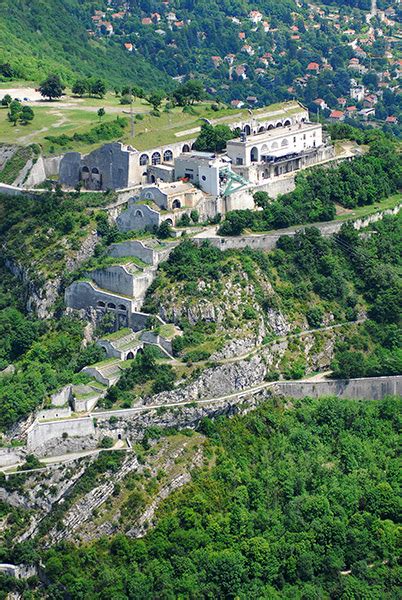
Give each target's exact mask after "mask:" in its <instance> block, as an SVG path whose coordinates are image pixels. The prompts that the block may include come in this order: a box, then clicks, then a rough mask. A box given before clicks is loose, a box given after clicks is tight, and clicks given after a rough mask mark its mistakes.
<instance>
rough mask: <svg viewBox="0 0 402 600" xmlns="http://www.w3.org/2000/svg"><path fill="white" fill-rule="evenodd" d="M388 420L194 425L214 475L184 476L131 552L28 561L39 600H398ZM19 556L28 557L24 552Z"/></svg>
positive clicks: (365, 407)
mask: <svg viewBox="0 0 402 600" xmlns="http://www.w3.org/2000/svg"><path fill="white" fill-rule="evenodd" d="M400 407H401V405H400V401H399V400H397V399H396V398H389V399H386V400H384V401H381V402H380V401H371V402H357V401H346V400H343V399H342V400H339V399H335V398H327V399H321V400H319V401H317V400H310V399H304V400H300V401H292V403H289V402H288V403H286V408H285V405H284V404H282V403H280V404H279V405H278V404H277V405H274V404H273V403H270V402H269V401H268V402H266V403H265V404H264V406H263V407H261V408H259V409H258V410H257V411H255V412H253V413H251V414H249V415H248V416H244V417H235V418H233V419H231V420H227V419H225V418H219V419H217V420H216V421H210V420H205V421H203V422H202V423H201V427H200V429H201V430H202V432H203V433H204V434H205V435H206V436H207V438H208V441H207V445H206V448H205V451H204V452H205V456H206V459H207V460H206V463H207V464H209V465H211V464H212V465H213V466H212V468H210V467H209V466H204V467H202V468H199V469H198V470H197V471H195V472H193V478H192V482H191V483H189V484H188V485H187V486H185V487H184V488H182V489H181V490H179V491H176V492H175V493H174V494H172V495H171V496H170V498H169V499H168V500H166V501H165V502H164V504H163V505H162V507H161V509H160V511H159V518H158V523H157V525H156V527H155V529H154V530H152V531H150V532H149V533H148V534H147V535H146V536H145V537H144V538H143V539H137V540H135V539H130V538H127V537H125V536H124V535H118V536H116V537H114V538H112V539H107V538H104V539H101V540H100V541H98V542H96V543H93V544H91V545H86V546H83V547H81V548H78V547H74V546H73V545H69V544H64V545H62V546H59V547H57V548H53V549H51V550H47V551H43V550H42V551H40V555H41V557H42V560H43V561H44V565H45V576H46V580H45V581H46V584H45V589H44V590H42V592H41V594H42V595H41V597H43V595H45V597H46V598H48V599H49V600H64V599H65V600H67V599H68V600H81V599H88V600H89V599H91V600H92V599H94V600H96V599H102V600H109V599H111V598H113V599H114V600H126V599H130V600H140V599H143V600H148V599H150V598H160V599H166V600H167V599H173V598H189V599H190V598H194V599H195V598H227V599H230V598H239V599H241V600H243V599H244V600H245V599H246V598H270V599H273V600H274V599H278V600H279V598H287V599H289V600H294V599H298V600H302V599H303V600H306V599H309V600H319V599H323V598H325V599H327V598H328V599H329V598H331V599H334V600H335V599H339V600H351V599H361V600H363V599H364V600H380V599H381V600H396V599H397V598H399V589H398V579H399V576H400V570H399V567H398V564H397V556H398V549H397V527H398V523H399V515H398V502H399V500H398V498H399V496H398V493H399V492H398V489H399V487H398V486H399V484H398V458H397V451H398V418H400ZM138 501H140V499H138ZM133 510H135V507H133ZM25 546H26V545H25ZM28 546H29V545H28ZM21 556H25V557H27V556H31V557H32V558H34V557H35V556H36V557H38V553H37V552H36V551H35V550H34V549H33V548H32V546H31V547H30V548H28V547H25V548H24V544H23V545H22V546H21V547H17V548H16V549H15V551H14V557H15V558H16V559H18V557H21ZM11 558H13V557H11ZM12 585H13V584H12V582H11V581H10V580H6V581H4V580H3V586H4V589H10V588H11V587H12ZM14 585H16V586H18V587H20V588H23V587H24V584H19V583H17V584H14ZM7 586H9V587H8V588H7ZM26 597H27V598H28V597H30V596H26Z"/></svg>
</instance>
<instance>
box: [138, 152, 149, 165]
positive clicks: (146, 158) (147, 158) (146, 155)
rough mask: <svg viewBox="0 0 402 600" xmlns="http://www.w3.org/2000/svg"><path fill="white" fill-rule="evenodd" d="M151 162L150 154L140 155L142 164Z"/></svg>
mask: <svg viewBox="0 0 402 600" xmlns="http://www.w3.org/2000/svg"><path fill="white" fill-rule="evenodd" d="M148 163H149V156H148V154H141V156H140V165H141V166H142V167H143V166H144V165H147V164H148Z"/></svg>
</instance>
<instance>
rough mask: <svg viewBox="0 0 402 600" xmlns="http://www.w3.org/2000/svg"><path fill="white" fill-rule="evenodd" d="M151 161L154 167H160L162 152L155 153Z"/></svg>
mask: <svg viewBox="0 0 402 600" xmlns="http://www.w3.org/2000/svg"><path fill="white" fill-rule="evenodd" d="M151 161H152V164H153V165H160V164H161V155H160V152H154V153H153V155H152V158H151Z"/></svg>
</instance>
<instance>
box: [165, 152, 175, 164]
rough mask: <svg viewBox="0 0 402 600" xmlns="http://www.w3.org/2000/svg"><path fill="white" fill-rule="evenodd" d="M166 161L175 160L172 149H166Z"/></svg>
mask: <svg viewBox="0 0 402 600" xmlns="http://www.w3.org/2000/svg"><path fill="white" fill-rule="evenodd" d="M163 160H164V162H172V160H173V152H172V151H171V150H165V152H164V153H163Z"/></svg>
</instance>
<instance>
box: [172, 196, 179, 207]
mask: <svg viewBox="0 0 402 600" xmlns="http://www.w3.org/2000/svg"><path fill="white" fill-rule="evenodd" d="M172 207H173V208H181V202H180V200H178V199H177V198H176V199H175V200H173V203H172Z"/></svg>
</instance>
